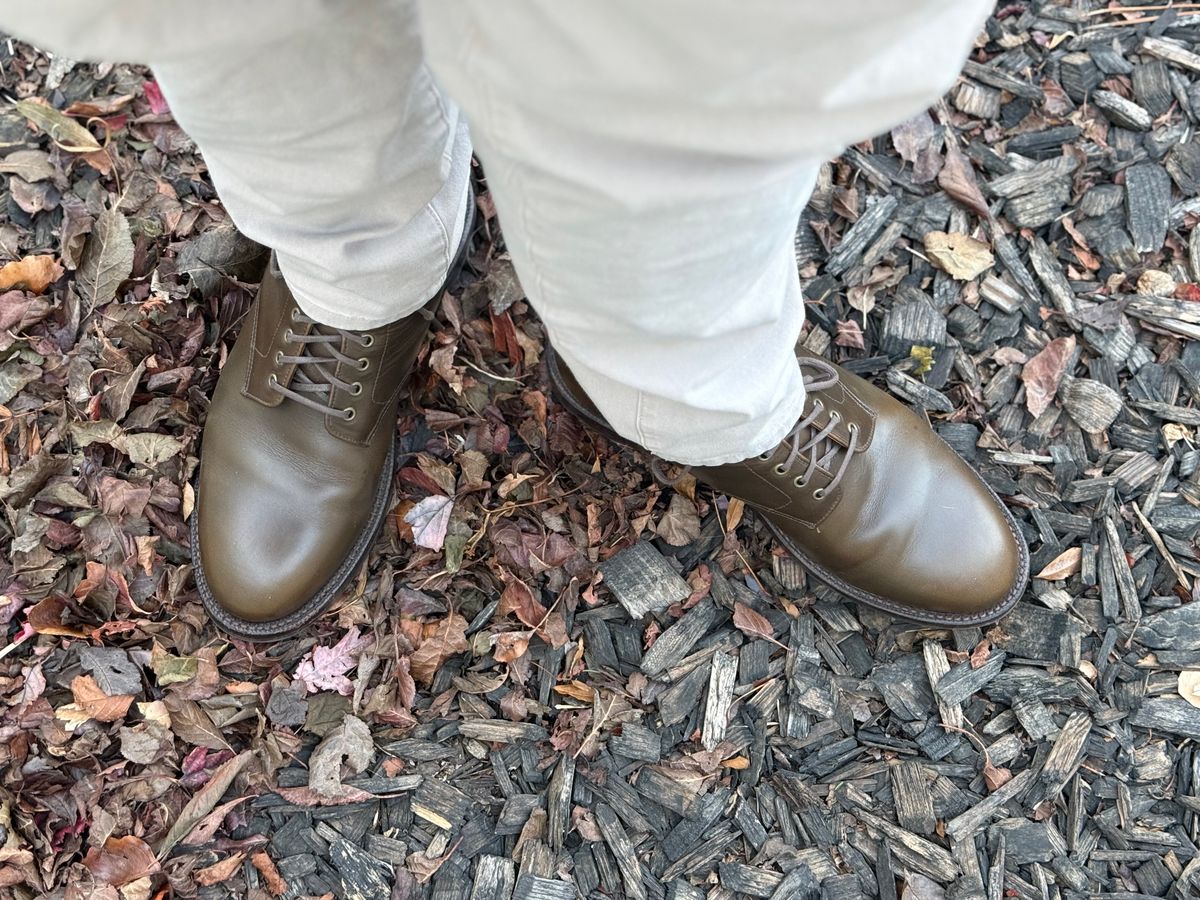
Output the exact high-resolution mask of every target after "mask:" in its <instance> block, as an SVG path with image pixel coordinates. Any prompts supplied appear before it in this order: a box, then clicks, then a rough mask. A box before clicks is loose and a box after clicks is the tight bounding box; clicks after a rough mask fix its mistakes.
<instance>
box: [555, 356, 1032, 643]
mask: <svg viewBox="0 0 1200 900" xmlns="http://www.w3.org/2000/svg"><path fill="white" fill-rule="evenodd" d="M545 359H546V369H547V372H548V373H549V375H550V387H551V390H552V392H553V394H554V397H555V399H556V400H557V401H558V402H559V403H560V404H561V405H562V406H563V407H564V408H566V409H567V410H568V411H569V412H571V414H572V415H574V416H575V418H577V419H579V420H580V421H581V422H583V423H584V424H586V425H587V426H588V427H589V428H591V429H592V430H593V431H596V432H599V433H600V434H602V435H604V436H605V437H606V438H608V439H609V440H610V441H612V442H613V443H616V444H620V445H621V446H625V447H630V448H632V449H634V450H643V451H644V449H645V448H643V447H639V446H637V445H636V444H634V443H633V442H632V441H629V440H627V439H626V438H623V437H621V436H620V435H619V434H617V433H616V432H615V431H613V430H612V428H611V427H610V426H609V424H608V423H607V422H606V421H604V420H603V419H601V418H599V417H598V416H596V415H595V414H594V413H592V412H591V411H590V410H587V409H585V408H584V407H582V406H580V405H579V404H578V403H576V402H575V400H574V398H573V397H572V396H571V395H570V393H569V392H568V391H567V389H566V388H565V387H563V378H562V375H561V374H560V372H559V369H558V356H557V354H555V353H554V351H553V349H551V348H550V347H547V348H546V352H545ZM988 493H989V494H991V497H992V500H993V501H994V502H995V503H996V505H997V506H998V507H999V508H1000V511H1001V512H1003V513H1004V520H1005V523H1006V524H1007V525H1008V529H1009V531H1010V532H1011V533H1012V535H1013V540H1015V541H1016V543H1017V547H1018V548H1019V552H1020V557H1021V566H1020V572H1019V574H1018V577H1017V578H1016V580H1015V581H1014V582H1013V586H1012V588H1011V589H1010V590H1009V592H1008V594H1007V595H1006V596H1005V597H1004V599H1003V600H1001V601H1000V602H999V603H997V604H996V605H995V606H992V607H989V608H988V609H985V610H983V611H982V612H978V613H971V614H959V613H942V612H934V611H932V610H918V609H914V608H913V607H911V606H907V605H905V604H903V603H897V602H896V601H895V600H890V599H888V598H887V597H883V596H880V595H879V594H874V593H871V592H870V591H864V590H863V589H862V588H858V587H855V586H854V585H852V584H849V583H848V582H846V581H845V580H843V579H842V578H841V577H839V576H838V575H835V574H834V573H833V572H830V571H829V570H828V569H826V568H825V567H824V566H822V565H821V564H820V563H818V562H816V561H815V560H813V559H812V558H810V557H809V556H808V555H807V554H806V553H805V552H804V551H803V550H801V549H800V548H799V547H797V546H796V545H795V544H794V543H793V542H792V541H791V540H790V539H789V538H788V537H787V535H786V534H784V533H783V531H782V530H780V529H779V528H777V527H776V526H775V524H774V523H773V522H772V521H771V520H770V519H769V518H768V517H767V516H766V515H764V514H763V513H761V512H759V511H757V510H755V509H754V508H753V507H751V506H749V505H747V507H746V509H747V511H749V512H752V513H754V514H755V516H756V518H758V519H760V520H761V521H762V522H763V524H764V525H766V526H767V528H768V529H769V530H770V532H771V534H772V535H774V536H775V540H777V541H778V542H779V544H780V546H782V547H783V549H784V550H786V551H787V552H788V553H789V554H791V555H792V556H793V557H794V558H795V559H796V561H797V562H799V563H800V565H802V566H804V568H805V569H807V570H808V571H809V572H810V573H812V575H814V576H815V577H816V578H818V579H819V580H821V581H823V582H824V583H825V584H827V585H829V586H830V587H831V588H833V589H834V590H835V591H837V592H838V593H840V594H844V595H846V596H847V597H849V598H851V599H852V600H856V601H858V602H859V603H864V604H866V605H867V606H871V607H874V608H875V609H878V610H882V611H883V612H886V613H888V614H889V615H893V616H896V617H897V618H902V619H907V620H909V621H912V622H918V623H920V624H922V625H938V626H944V627H947V628H966V627H970V626H973V625H990V624H992V623H993V622H995V621H997V620H998V619H1000V618H1003V617H1004V615H1005V614H1006V613H1008V611H1009V610H1011V609H1012V608H1013V607H1014V606H1016V604H1017V601H1018V600H1020V599H1021V595H1022V594H1023V593H1024V592H1025V583H1026V581H1027V580H1028V577H1029V548H1028V547H1027V546H1026V545H1025V541H1024V540H1023V539H1022V537H1021V535H1020V532H1018V531H1017V525H1016V522H1014V521H1013V517H1012V513H1010V512H1009V511H1008V507H1006V506H1005V505H1004V503H1003V501H1001V499H1000V498H999V497H998V496H997V495H996V492H995V491H993V490H992V489H991V488H990V487H989V488H988Z"/></svg>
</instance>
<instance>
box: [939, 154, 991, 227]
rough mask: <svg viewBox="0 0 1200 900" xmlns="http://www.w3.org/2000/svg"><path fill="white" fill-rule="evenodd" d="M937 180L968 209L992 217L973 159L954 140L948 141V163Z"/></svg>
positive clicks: (984, 216) (988, 217) (987, 217)
mask: <svg viewBox="0 0 1200 900" xmlns="http://www.w3.org/2000/svg"><path fill="white" fill-rule="evenodd" d="M937 182H938V186H939V187H941V188H942V190H944V191H945V192H946V193H947V194H949V195H950V196H951V197H953V198H954V199H955V200H957V201H958V202H959V203H961V204H962V205H963V206H965V207H966V208H967V209H969V210H971V211H972V212H974V213H977V214H978V215H979V216H981V217H982V218H984V219H991V217H992V213H991V210H989V209H988V206H987V201H985V200H984V199H983V192H982V191H980V190H979V183H978V182H977V181H976V180H975V170H974V169H973V168H971V161H970V160H969V159H967V157H966V156H964V155H963V152H962V151H961V150H959V149H958V145H957V144H955V143H954V141H947V142H946V164H945V165H944V166H942V171H941V172H939V173H938V177H937Z"/></svg>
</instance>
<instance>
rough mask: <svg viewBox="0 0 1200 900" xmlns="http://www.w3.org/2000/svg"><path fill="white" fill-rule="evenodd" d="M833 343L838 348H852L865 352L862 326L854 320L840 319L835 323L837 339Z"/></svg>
mask: <svg viewBox="0 0 1200 900" xmlns="http://www.w3.org/2000/svg"><path fill="white" fill-rule="evenodd" d="M833 342H834V343H835V344H837V345H838V346H839V347H853V348H854V349H855V350H865V349H866V344H864V343H863V332H862V326H861V325H859V324H858V322H856V321H855V320H854V319H841V320H839V321H838V323H837V337H835V338H834V339H833Z"/></svg>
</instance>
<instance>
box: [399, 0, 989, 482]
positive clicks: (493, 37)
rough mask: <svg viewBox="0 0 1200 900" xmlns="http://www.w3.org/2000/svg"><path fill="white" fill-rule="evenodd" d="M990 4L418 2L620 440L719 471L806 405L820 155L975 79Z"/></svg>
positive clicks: (514, 243)
mask: <svg viewBox="0 0 1200 900" xmlns="http://www.w3.org/2000/svg"><path fill="white" fill-rule="evenodd" d="M989 8H990V4H989V3H987V2H984V0H969V2H946V0H919V2H896V0H846V2H842V3H835V4H824V3H808V2H804V3H795V2H786V0H777V2H776V0H756V2H750V3H739V4H720V3H715V2H700V3H696V2H695V0H688V2H683V0H660V2H655V3H645V2H641V0H606V2H603V3H594V2H582V0H578V2H576V0H511V2H505V3H495V2H486V0H465V2H457V3H444V2H441V0H421V4H420V12H421V19H422V30H423V34H424V43H425V49H426V54H427V57H428V59H429V61H430V65H431V66H432V67H433V68H434V70H435V72H436V73H437V75H438V78H439V80H440V81H441V82H442V83H443V84H444V85H445V86H446V87H447V89H448V91H449V92H450V93H451V94H452V95H453V96H454V97H455V99H456V100H457V101H458V102H459V103H460V104H461V105H462V107H463V108H464V110H465V111H466V113H467V115H468V116H469V117H470V119H471V123H472V129H473V133H474V137H475V140H476V144H477V148H478V152H479V153H480V156H481V158H482V160H483V163H484V166H485V168H486V170H487V173H488V184H489V186H490V187H491V189H492V191H493V194H494V197H495V202H496V207H497V210H498V211H499V213H500V218H501V225H502V227H503V230H504V234H505V239H506V241H507V242H508V246H509V249H510V251H511V253H512V257H513V260H514V263H515V264H516V267H517V272H518V274H519V275H520V277H521V280H522V283H523V285H524V287H525V290H526V292H527V294H528V296H529V298H530V300H531V301H532V303H533V305H534V306H535V308H536V309H537V311H538V313H539V314H540V315H541V317H542V319H543V321H544V322H545V324H546V328H547V332H548V334H549V336H550V339H551V341H552V342H553V343H554V345H555V346H556V348H557V349H558V351H559V352H560V353H561V355H562V357H563V358H564V360H565V361H566V362H567V364H568V365H569V366H570V368H571V370H572V372H573V373H574V374H575V375H576V377H577V378H578V380H579V381H580V383H581V385H582V386H583V387H584V389H585V390H586V391H587V392H588V395H589V396H590V397H591V399H592V400H593V401H594V402H595V403H596V405H597V406H598V407H599V408H600V410H601V411H602V412H603V413H604V415H605V416H606V418H607V419H608V420H609V422H610V423H611V424H612V425H613V427H614V428H615V429H616V430H617V431H618V432H619V433H620V434H622V435H623V436H625V437H628V438H630V439H631V440H634V441H636V442H638V443H639V444H641V445H643V446H645V447H647V448H648V449H650V450H651V451H653V452H654V453H656V454H658V455H660V456H662V457H664V458H667V459H672V460H676V461H679V462H685V463H693V464H703V465H715V464H720V463H725V462H731V461H735V460H740V459H743V458H746V457H748V456H751V455H754V454H756V453H759V452H761V451H763V450H766V449H767V448H769V447H772V446H774V445H775V444H777V443H778V442H779V441H780V440H781V438H782V437H783V436H784V435H785V434H786V433H787V432H788V431H789V430H790V429H791V428H792V426H793V425H794V423H795V421H796V420H797V418H798V417H799V414H800V411H801V407H802V405H803V402H804V389H803V384H802V381H801V377H800V373H799V369H798V366H797V364H796V361H795V357H794V353H793V347H794V344H795V341H796V339H797V337H798V336H799V333H800V328H801V324H802V321H803V301H802V297H801V294H800V289H799V282H798V278H797V273H796V269H795V264H794V259H793V255H792V237H793V234H794V230H795V227H796V224H797V221H798V219H799V216H800V213H801V210H802V208H803V206H804V203H805V202H806V200H807V196H808V194H809V192H810V190H811V186H812V182H813V177H814V172H815V170H816V167H817V166H818V165H819V163H820V162H821V161H822V160H824V159H826V158H828V157H830V156H832V155H835V154H836V153H838V152H839V151H840V150H841V149H842V148H843V147H844V146H846V145H847V144H849V143H851V142H854V141H857V140H861V139H863V138H865V137H868V136H870V135H872V134H875V133H878V132H880V131H882V130H884V129H886V128H888V127H890V126H892V125H894V124H896V123H897V122H900V121H903V120H904V119H905V118H908V117H909V116H911V115H913V114H914V113H915V112H917V111H919V110H920V109H921V108H922V107H924V106H926V105H928V104H929V103H930V102H932V101H933V100H934V99H935V98H936V97H938V96H939V95H940V94H941V93H942V92H943V91H944V90H945V89H946V88H947V87H948V86H949V85H950V84H951V83H952V81H953V79H954V77H955V75H956V74H957V72H958V71H959V67H960V66H961V64H962V60H963V58H964V56H965V55H966V53H967V51H968V49H969V47H970V45H971V41H972V39H973V38H974V37H975V35H976V34H977V32H978V29H979V27H980V25H981V23H982V21H983V17H984V15H985V14H986V12H987V10H988V9H989Z"/></svg>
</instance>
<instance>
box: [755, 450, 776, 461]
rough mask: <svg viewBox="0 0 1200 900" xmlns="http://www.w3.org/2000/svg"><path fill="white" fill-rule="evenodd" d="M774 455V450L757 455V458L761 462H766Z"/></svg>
mask: <svg viewBox="0 0 1200 900" xmlns="http://www.w3.org/2000/svg"><path fill="white" fill-rule="evenodd" d="M774 455H775V451H774V450H768V451H767V452H766V453H760V454H758V458H759V459H761V460H762V461H763V462H766V461H767V460H768V459H770V458H771V457H772V456H774Z"/></svg>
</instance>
